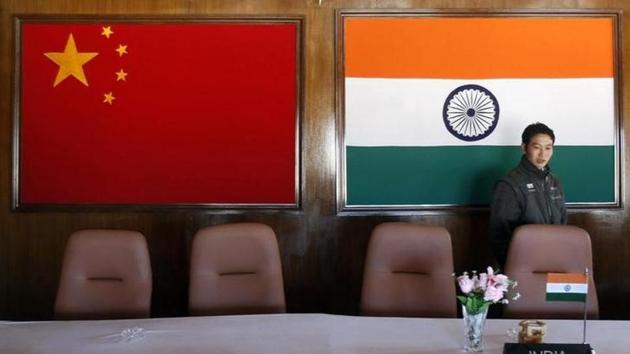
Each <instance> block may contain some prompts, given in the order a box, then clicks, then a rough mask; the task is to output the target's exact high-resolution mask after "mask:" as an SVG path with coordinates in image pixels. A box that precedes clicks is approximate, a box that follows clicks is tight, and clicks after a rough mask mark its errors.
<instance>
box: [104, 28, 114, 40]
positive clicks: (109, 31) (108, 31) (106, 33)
mask: <svg viewBox="0 0 630 354" xmlns="http://www.w3.org/2000/svg"><path fill="white" fill-rule="evenodd" d="M112 34H114V31H112V26H107V27H103V32H102V33H101V35H103V36H105V37H107V39H109V37H110V36H111V35H112Z"/></svg>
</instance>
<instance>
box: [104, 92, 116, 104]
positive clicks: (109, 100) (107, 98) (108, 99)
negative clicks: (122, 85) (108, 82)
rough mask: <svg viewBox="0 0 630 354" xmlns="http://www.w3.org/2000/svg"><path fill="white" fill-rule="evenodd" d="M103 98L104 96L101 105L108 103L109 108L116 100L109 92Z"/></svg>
mask: <svg viewBox="0 0 630 354" xmlns="http://www.w3.org/2000/svg"><path fill="white" fill-rule="evenodd" d="M103 96H105V99H104V100H103V103H109V104H110V106H111V104H112V103H113V102H114V100H115V99H116V97H114V94H113V93H112V92H111V91H109V93H106V94H104V95H103Z"/></svg>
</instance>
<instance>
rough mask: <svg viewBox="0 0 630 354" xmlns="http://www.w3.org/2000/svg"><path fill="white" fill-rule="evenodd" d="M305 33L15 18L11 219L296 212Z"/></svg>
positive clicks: (244, 20)
mask: <svg viewBox="0 0 630 354" xmlns="http://www.w3.org/2000/svg"><path fill="white" fill-rule="evenodd" d="M302 21H303V19H302V18H300V17H280V18H278V17H234V18H227V17H221V18H192V17H191V18H166V17H153V18H140V17H76V16H75V17H59V16H57V17H53V16H19V17H16V18H15V21H14V24H15V31H14V33H15V50H14V52H15V57H14V67H15V70H14V78H15V79H14V110H13V112H14V136H13V142H14V144H13V208H15V209H20V210H37V209H53V210H57V209H68V208H80V209H81V210H83V209H85V208H92V207H94V208H118V207H128V208H129V207H131V208H141V209H153V208H165V207H166V208H173V207H175V208H179V207H185V208H212V209H234V208H271V209H298V208H299V207H300V195H301V178H300V155H301V152H300V135H299V132H300V128H299V127H300V123H299V122H300V116H301V112H302V98H301V97H302V93H301V92H302V88H301V85H302V80H301V77H302V69H301V68H302V61H303V59H302V51H301V47H302Z"/></svg>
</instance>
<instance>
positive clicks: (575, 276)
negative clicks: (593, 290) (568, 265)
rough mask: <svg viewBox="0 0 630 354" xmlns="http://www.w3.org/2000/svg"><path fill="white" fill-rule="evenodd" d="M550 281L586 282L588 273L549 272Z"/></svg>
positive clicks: (548, 280)
mask: <svg viewBox="0 0 630 354" xmlns="http://www.w3.org/2000/svg"><path fill="white" fill-rule="evenodd" d="M547 282H548V283H583V284H586V282H587V281H586V274H583V273H547Z"/></svg>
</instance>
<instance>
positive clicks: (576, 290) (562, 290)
mask: <svg viewBox="0 0 630 354" xmlns="http://www.w3.org/2000/svg"><path fill="white" fill-rule="evenodd" d="M587 293H588V281H587V277H586V274H580V273H547V301H581V302H584V301H586V294H587Z"/></svg>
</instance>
